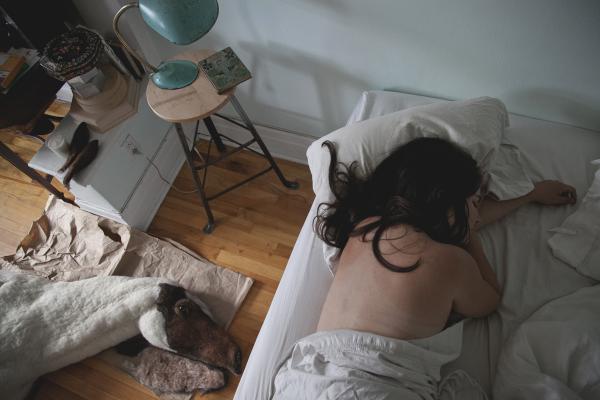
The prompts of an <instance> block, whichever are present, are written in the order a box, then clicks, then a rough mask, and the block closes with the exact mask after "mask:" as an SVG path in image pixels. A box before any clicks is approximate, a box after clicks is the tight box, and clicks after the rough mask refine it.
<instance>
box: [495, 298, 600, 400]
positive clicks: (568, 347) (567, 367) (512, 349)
mask: <svg viewBox="0 0 600 400" xmlns="http://www.w3.org/2000/svg"><path fill="white" fill-rule="evenodd" d="M599 315H600V286H592V287H588V288H583V289H580V290H578V291H577V292H575V293H574V294H571V295H569V296H565V297H562V298H560V299H557V300H554V301H552V302H550V303H548V304H546V305H545V306H544V307H542V308H541V309H540V310H538V311H537V312H536V313H534V314H533V315H532V316H531V317H530V318H529V319H528V320H527V321H525V322H524V323H523V324H522V325H521V326H520V327H519V328H518V329H517V330H516V331H515V333H514V334H513V335H512V336H511V337H510V338H509V340H508V341H507V342H506V344H505V345H504V347H503V350H502V353H501V354H500V359H499V361H498V367H497V373H496V381H495V383H494V399H498V400H503V399H515V400H516V399H524V400H525V399H526V400H529V399H561V400H574V399H578V400H579V399H584V400H597V399H600V319H599V318H598V316H599Z"/></svg>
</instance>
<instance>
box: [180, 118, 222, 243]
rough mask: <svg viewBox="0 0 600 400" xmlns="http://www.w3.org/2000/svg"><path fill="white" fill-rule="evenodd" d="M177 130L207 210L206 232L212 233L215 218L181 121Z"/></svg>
mask: <svg viewBox="0 0 600 400" xmlns="http://www.w3.org/2000/svg"><path fill="white" fill-rule="evenodd" d="M175 130H176V131H177V136H179V141H180V142H181V147H183V152H184V153H185V159H186V161H187V164H188V166H189V167H190V170H191V171H192V177H193V178H194V183H195V184H196V189H197V190H198V196H199V197H200V201H201V202H202V205H203V206H204V211H205V212H206V217H207V218H208V223H207V224H206V225H205V226H204V229H203V230H204V233H211V232H212V231H213V230H214V229H215V218H214V216H213V214H212V211H211V210H210V205H209V204H208V200H207V199H206V194H205V193H204V189H203V188H202V182H200V178H198V172H197V171H196V168H195V167H194V161H193V159H192V153H191V152H192V151H193V149H190V148H189V147H188V143H187V140H186V138H185V133H184V132H183V127H182V126H181V124H180V123H175Z"/></svg>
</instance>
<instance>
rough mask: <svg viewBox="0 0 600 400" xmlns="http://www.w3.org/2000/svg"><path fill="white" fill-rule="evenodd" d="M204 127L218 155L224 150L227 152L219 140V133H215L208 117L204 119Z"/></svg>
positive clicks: (214, 128)
mask: <svg viewBox="0 0 600 400" xmlns="http://www.w3.org/2000/svg"><path fill="white" fill-rule="evenodd" d="M204 125H205V126H206V129H208V133H209V134H210V137H211V138H212V140H213V142H215V145H216V146H217V150H219V153H223V152H224V151H225V150H227V148H225V145H224V144H223V140H221V136H219V132H217V128H216V127H215V124H214V123H213V121H212V119H211V118H210V117H206V118H204Z"/></svg>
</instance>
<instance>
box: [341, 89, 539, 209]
mask: <svg viewBox="0 0 600 400" xmlns="http://www.w3.org/2000/svg"><path fill="white" fill-rule="evenodd" d="M445 101H448V100H444V99H438V98H435V97H427V96H420V95H416V94H409V93H400V92H390V91H384V90H370V91H366V92H363V94H362V95H361V98H360V100H359V101H358V104H357V105H356V107H355V108H354V111H353V112H352V114H351V115H350V118H348V122H347V123H346V125H350V124H353V123H356V122H358V121H364V120H366V119H370V118H375V117H379V116H382V115H386V114H391V113H393V112H396V111H400V110H405V109H407V108H410V107H415V106H421V105H426V104H432V103H439V102H445ZM487 172H488V173H489V181H488V182H486V183H487V188H486V189H487V192H488V193H491V194H493V195H494V196H495V197H496V198H497V199H498V200H509V199H514V198H517V197H521V196H523V195H525V194H527V193H529V192H530V191H532V190H533V182H532V181H531V179H530V178H529V176H527V173H526V172H525V169H524V168H523V164H522V162H521V152H520V151H519V149H518V148H517V146H515V145H513V144H512V143H511V142H510V141H509V140H508V139H507V138H506V135H504V136H503V138H502V141H501V143H500V148H499V149H498V150H497V151H496V152H495V156H494V161H493V163H492V165H491V166H490V168H489V170H488V171H487Z"/></svg>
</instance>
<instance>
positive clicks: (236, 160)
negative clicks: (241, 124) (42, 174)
mask: <svg viewBox="0 0 600 400" xmlns="http://www.w3.org/2000/svg"><path fill="white" fill-rule="evenodd" d="M0 140H1V141H3V142H4V143H6V144H7V145H9V147H11V148H12V149H13V150H14V151H16V152H17V153H19V154H20V155H21V156H22V157H23V158H24V159H27V160H28V159H29V158H31V156H32V155H33V154H34V153H35V151H36V150H37V148H38V147H39V146H40V144H39V143H38V142H36V141H35V140H34V139H29V138H21V137H15V136H13V135H10V134H0ZM264 165H265V161H264V160H263V159H262V158H260V157H259V156H257V155H255V154H252V153H250V152H248V151H244V152H241V153H238V154H237V155H235V156H234V157H233V158H232V159H231V160H228V161H224V162H223V163H220V164H219V166H218V167H215V168H214V169H213V170H211V171H210V172H209V179H208V191H209V192H211V191H212V190H218V189H219V188H222V187H224V186H225V185H228V184H229V183H231V182H233V181H236V180H240V179H241V178H243V177H245V176H249V175H250V174H252V173H253V172H258V171H259V170H260V169H261V168H264ZM279 165H280V166H281V168H282V169H283V171H284V173H285V174H286V176H287V177H288V178H291V179H295V180H297V181H298V182H299V183H300V189H299V190H295V191H293V190H288V189H285V188H284V187H283V186H282V185H281V184H280V183H279V181H278V180H277V178H276V176H275V174H274V173H269V174H267V175H264V176H262V177H260V178H258V179H257V180H255V181H252V182H251V183H249V184H247V185H245V186H243V187H240V188H239V189H236V190H234V191H233V192H230V193H229V194H227V195H225V196H223V197H221V198H219V199H217V200H215V201H214V202H212V206H213V212H214V213H215V217H216V219H217V228H216V229H215V231H214V232H213V233H212V234H211V235H205V234H203V233H202V231H201V228H202V227H203V226H204V224H205V221H206V219H205V216H204V212H203V209H202V207H201V206H200V205H199V201H198V198H197V195H196V194H181V193H178V192H176V191H175V190H173V189H171V191H170V192H169V194H168V195H167V197H166V199H165V201H164V202H163V204H162V206H161V208H160V209H159V211H158V213H157V215H156V217H155V219H154V221H153V223H152V225H151V227H150V229H149V233H151V234H153V235H155V236H158V237H168V238H171V239H174V240H176V241H178V242H180V243H182V244H183V245H185V246H187V247H189V248H191V249H192V250H194V251H196V252H198V253H199V254H201V255H203V256H205V257H206V258H208V259H209V260H211V261H213V262H215V263H217V264H220V265H223V266H226V267H229V268H231V269H233V270H236V271H239V272H241V273H243V274H246V275H248V276H250V277H252V278H254V279H255V283H254V286H253V287H252V289H251V290H250V293H249V294H248V297H247V298H246V300H245V302H244V304H243V305H242V307H241V309H240V311H239V312H238V314H237V315H236V317H235V319H234V321H233V324H232V325H231V328H230V332H231V333H232V335H233V336H234V338H235V339H236V340H237V341H238V343H239V344H240V346H241V348H242V352H243V354H244V360H247V357H248V354H249V353H250V350H251V349H252V345H253V344H254V340H255V339H256V335H257V334H258V331H259V330H260V327H261V324H262V322H263V320H264V317H265V315H266V313H267V310H268V308H269V305H270V303H271V300H272V298H273V295H274V293H275V289H276V288H277V284H278V283H279V279H280V278H281V275H282V273H283V270H284V268H285V265H286V263H287V259H288V257H289V255H290V253H291V250H292V247H293V245H294V242H295V240H296V237H297V236H298V233H299V231H300V227H301V226H302V223H303V222H304V219H305V217H306V214H307V212H308V209H309V206H310V203H311V202H312V200H313V195H312V191H311V182H310V174H309V171H308V167H306V166H303V165H299V164H296V163H292V162H287V161H279ZM175 185H176V186H177V187H178V188H179V189H181V190H190V189H193V183H192V179H191V174H190V172H189V170H188V168H187V167H186V166H184V168H182V170H181V172H180V173H179V176H178V177H177V179H176V181H175ZM47 198H48V195H47V192H45V190H44V189H42V188H41V187H39V186H38V185H36V184H35V183H32V182H31V181H30V180H29V179H28V178H27V177H26V176H24V175H23V174H21V173H20V172H18V171H17V170H16V169H14V168H13V167H12V166H11V165H10V164H8V163H7V162H6V161H4V160H3V159H0V255H7V254H11V253H13V252H14V250H15V248H16V245H17V244H18V243H19V241H20V239H21V238H22V237H23V236H25V234H26V233H27V232H28V230H29V227H30V224H31V222H32V221H33V220H35V219H36V218H38V217H39V216H40V214H41V212H42V210H43V207H44V204H45V203H46V200H47ZM238 381H239V378H237V377H234V378H233V379H231V380H230V381H229V385H228V386H227V387H226V388H225V389H223V390H221V391H219V392H215V393H211V394H208V395H206V396H200V395H197V396H196V399H199V398H202V399H207V400H209V399H231V398H232V397H233V394H234V392H235V389H236V386H237V383H238ZM32 397H33V398H34V399H36V400H43V399H48V400H50V399H52V400H58V399H61V400H71V399H73V400H75V399H77V400H79V399H94V400H97V399H106V400H116V399H130V400H135V399H154V398H156V397H155V396H154V395H153V393H152V392H150V391H149V390H148V389H146V388H145V387H143V386H141V385H139V384H137V383H136V382H135V381H134V380H133V379H132V378H130V377H129V376H128V375H127V374H125V373H123V372H121V371H119V370H116V369H114V368H112V367H110V366H109V365H107V364H105V363H104V362H102V361H101V360H99V359H96V358H90V359H88V360H85V361H83V362H82V363H79V364H74V365H71V366H69V367H66V368H64V369H63V370H60V371H57V372H54V373H51V374H48V375H47V376H45V377H43V378H42V379H41V380H40V382H39V385H38V388H37V390H36V392H35V393H34V395H33V396H32Z"/></svg>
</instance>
